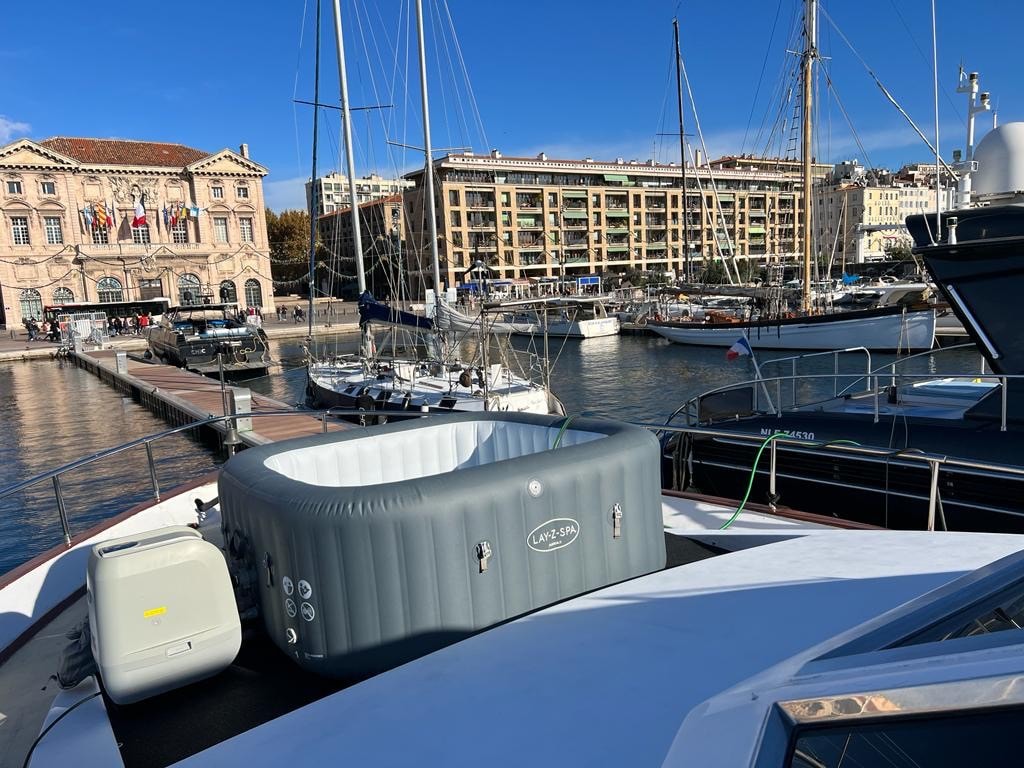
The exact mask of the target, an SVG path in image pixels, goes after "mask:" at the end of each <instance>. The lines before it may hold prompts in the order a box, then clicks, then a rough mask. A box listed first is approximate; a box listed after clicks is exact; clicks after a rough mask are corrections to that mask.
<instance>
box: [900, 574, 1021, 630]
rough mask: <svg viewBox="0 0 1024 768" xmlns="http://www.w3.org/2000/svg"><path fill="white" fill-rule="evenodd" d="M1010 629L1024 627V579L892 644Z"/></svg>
mask: <svg viewBox="0 0 1024 768" xmlns="http://www.w3.org/2000/svg"><path fill="white" fill-rule="evenodd" d="M1009 629H1024V580H1021V581H1016V582H1014V583H1013V584H1010V585H1009V586H1007V587H1004V588H1003V589H1001V590H999V591H998V592H995V593H994V594H991V595H988V596H987V597H985V598H984V599H982V600H979V601H977V602H975V603H973V604H972V605H969V606H967V607H966V608H963V609H962V610H959V611H957V612H956V613H954V614H953V615H952V616H948V617H946V618H944V619H942V620H941V621H939V622H937V623H935V624H932V625H931V626H930V627H926V628H925V629H923V630H921V631H920V632H916V633H915V634H913V635H910V636H909V637H907V638H904V639H903V640H901V641H899V642H898V643H895V644H894V646H896V647H898V646H904V645H919V644H921V643H934V642H940V641H942V640H955V639H956V638H958V637H972V636H974V635H987V634H991V633H992V632H1004V631H1006V630H1009Z"/></svg>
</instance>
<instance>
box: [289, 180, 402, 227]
mask: <svg viewBox="0 0 1024 768" xmlns="http://www.w3.org/2000/svg"><path fill="white" fill-rule="evenodd" d="M412 185H413V183H412V182H411V181H407V180H406V179H385V178H383V177H381V176H378V175H377V174H376V173H371V174H370V175H369V176H363V177H362V178H360V179H357V180H356V197H357V198H358V204H359V205H362V204H363V203H369V202H371V201H373V200H381V199H383V198H385V197H391V196H392V195H400V194H401V193H402V192H403V191H404V190H406V189H408V188H409V187H411V186H412ZM314 186H315V187H316V189H317V198H316V215H317V216H323V215H324V214H325V213H333V212H334V211H339V210H343V209H347V208H350V207H351V206H352V195H351V190H350V189H349V183H348V176H345V175H344V174H340V173H330V174H328V175H326V176H321V177H319V178H318V179H316V181H315V182H312V181H307V182H306V210H307V211H308V210H309V209H310V208H312V206H313V187H314Z"/></svg>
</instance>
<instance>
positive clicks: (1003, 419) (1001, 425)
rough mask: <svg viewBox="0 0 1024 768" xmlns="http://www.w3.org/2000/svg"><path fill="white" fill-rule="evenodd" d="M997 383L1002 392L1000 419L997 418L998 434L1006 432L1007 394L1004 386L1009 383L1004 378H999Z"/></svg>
mask: <svg viewBox="0 0 1024 768" xmlns="http://www.w3.org/2000/svg"><path fill="white" fill-rule="evenodd" d="M999 382H1000V384H1001V385H1002V390H1003V391H1002V402H1001V403H1000V411H1001V413H1000V417H999V431H1000V432H1005V431H1006V398H1007V395H1008V393H1007V391H1006V385H1007V384H1008V383H1009V382H1007V380H1006V377H1005V376H1001V377H1000V378H999Z"/></svg>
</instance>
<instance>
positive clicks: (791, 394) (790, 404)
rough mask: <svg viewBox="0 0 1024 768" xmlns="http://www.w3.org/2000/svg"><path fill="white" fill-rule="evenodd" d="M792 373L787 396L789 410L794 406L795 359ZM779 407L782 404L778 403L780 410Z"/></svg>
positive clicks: (794, 359)
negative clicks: (788, 395) (788, 398)
mask: <svg viewBox="0 0 1024 768" xmlns="http://www.w3.org/2000/svg"><path fill="white" fill-rule="evenodd" d="M792 372H793V375H792V378H791V379H790V381H789V394H790V401H789V406H790V408H792V407H795V406H796V358H793V363H792ZM781 407H782V403H779V408H781Z"/></svg>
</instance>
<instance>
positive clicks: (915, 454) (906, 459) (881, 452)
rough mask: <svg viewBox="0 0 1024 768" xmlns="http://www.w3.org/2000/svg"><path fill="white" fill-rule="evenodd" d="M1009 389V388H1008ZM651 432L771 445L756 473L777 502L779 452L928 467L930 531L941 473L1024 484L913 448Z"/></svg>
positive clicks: (1006, 471)
mask: <svg viewBox="0 0 1024 768" xmlns="http://www.w3.org/2000/svg"><path fill="white" fill-rule="evenodd" d="M1004 389H1005V388H1004ZM1004 412H1005V411H1004ZM637 426H641V427H644V428H646V429H649V430H651V431H652V432H654V433H655V434H657V435H659V436H662V437H664V436H666V435H667V434H670V433H671V434H677V435H680V436H682V435H689V436H699V437H705V438H710V439H713V440H720V441H728V442H732V443H741V444H749V445H750V446H751V447H760V446H763V445H765V444H767V449H768V452H769V453H768V469H767V470H758V469H757V467H756V466H755V467H753V468H752V471H754V472H757V473H759V474H760V473H767V475H768V498H769V500H773V499H777V498H778V493H777V480H778V452H779V450H790V451H794V452H801V451H814V452H820V451H821V450H828V451H835V452H837V453H839V454H843V455H848V456H851V457H854V458H856V459H859V460H861V461H868V462H884V463H885V464H886V465H887V466H891V465H892V464H894V463H905V464H907V465H911V466H913V465H920V466H926V467H927V469H928V472H929V485H928V521H927V530H929V531H934V530H935V522H936V513H937V510H938V509H939V472H940V470H941V469H943V468H945V469H947V470H954V471H955V470H961V471H971V472H982V473H988V474H989V475H990V476H992V477H1002V478H1005V477H1011V478H1013V479H1017V480H1021V481H1024V467H1022V466H1017V465H1012V464H998V463H995V462H987V461H978V460H975V459H964V458H958V457H955V456H948V455H944V454H936V453H929V452H927V451H921V450H918V449H913V448H901V449H889V448H881V447H873V446H866V445H858V444H853V443H850V442H848V441H842V440H839V441H828V440H809V439H804V438H800V437H794V436H792V435H789V434H787V433H785V432H782V431H780V432H775V433H772V434H770V435H764V434H752V433H742V432H732V431H726V430H721V429H714V428H712V427H698V426H673V425H666V424H660V425H659V424H637ZM769 507H770V508H772V509H774V508H775V504H774V502H773V501H769Z"/></svg>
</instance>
